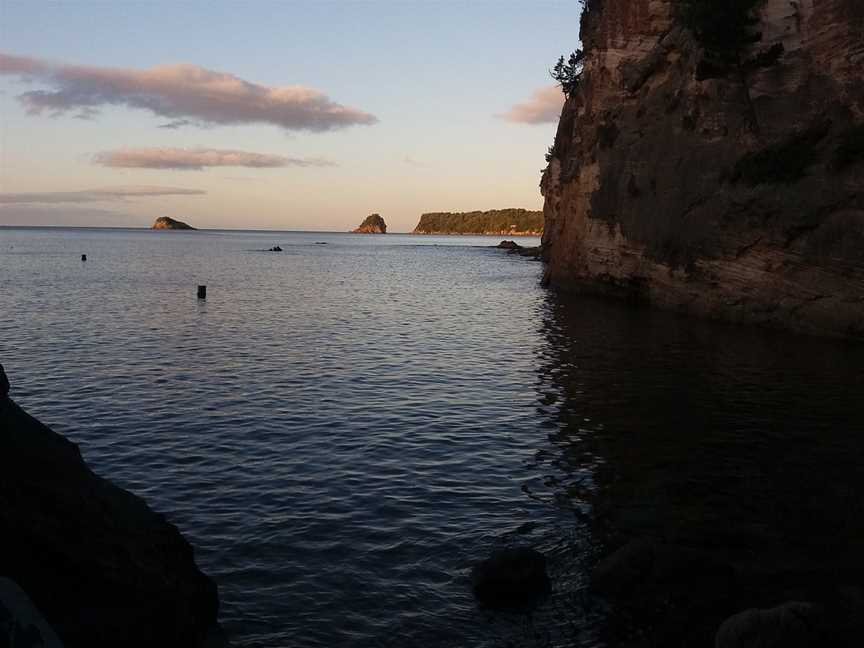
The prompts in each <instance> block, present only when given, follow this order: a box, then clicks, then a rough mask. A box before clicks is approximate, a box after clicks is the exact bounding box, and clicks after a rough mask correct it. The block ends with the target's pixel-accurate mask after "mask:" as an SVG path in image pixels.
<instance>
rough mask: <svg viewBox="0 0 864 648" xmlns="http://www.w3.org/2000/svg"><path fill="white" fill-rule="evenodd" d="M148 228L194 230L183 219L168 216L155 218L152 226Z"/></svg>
mask: <svg viewBox="0 0 864 648" xmlns="http://www.w3.org/2000/svg"><path fill="white" fill-rule="evenodd" d="M150 229H157V230H194V229H195V228H194V227H192V226H191V225H189V224H188V223H184V222H183V221H178V220H174V219H173V218H169V217H168V216H161V217H159V218H157V219H156V222H155V223H153V227H151V228H150Z"/></svg>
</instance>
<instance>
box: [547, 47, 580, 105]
mask: <svg viewBox="0 0 864 648" xmlns="http://www.w3.org/2000/svg"><path fill="white" fill-rule="evenodd" d="M584 63H585V53H584V52H583V51H582V50H581V49H577V50H576V51H575V52H573V53H572V54H571V55H570V58H568V59H567V62H566V63H565V62H564V57H563V56H561V57H559V58H558V62H557V63H556V64H555V67H554V68H552V69H551V70H550V71H549V74H551V75H552V78H553V79H555V80H556V81H557V82H558V84H559V85H560V86H561V89H562V90H563V91H564V96H565V97H569V96H570V95H572V94H573V93H574V92H575V91H576V88H577V87H578V86H579V81H580V79H581V78H582V68H583V67H584Z"/></svg>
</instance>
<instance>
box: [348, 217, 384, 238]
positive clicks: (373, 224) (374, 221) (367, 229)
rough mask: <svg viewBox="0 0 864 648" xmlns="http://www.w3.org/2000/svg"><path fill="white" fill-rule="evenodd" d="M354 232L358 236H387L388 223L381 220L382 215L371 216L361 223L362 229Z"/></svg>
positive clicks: (359, 228)
mask: <svg viewBox="0 0 864 648" xmlns="http://www.w3.org/2000/svg"><path fill="white" fill-rule="evenodd" d="M352 232H354V233H356V234H386V233H387V223H385V222H384V219H383V218H381V214H369V215H368V216H367V217H366V218H364V219H363V222H362V223H360V227H358V228H357V229H355V230H352Z"/></svg>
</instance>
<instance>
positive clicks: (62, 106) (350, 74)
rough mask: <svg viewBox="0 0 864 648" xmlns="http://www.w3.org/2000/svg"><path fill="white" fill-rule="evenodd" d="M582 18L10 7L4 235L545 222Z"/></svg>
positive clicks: (476, 10)
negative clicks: (33, 230)
mask: <svg viewBox="0 0 864 648" xmlns="http://www.w3.org/2000/svg"><path fill="white" fill-rule="evenodd" d="M578 32H579V7H578V3H577V2H576V0H568V1H566V2H551V1H537V0H532V1H530V2H529V1H527V0H525V1H520V2H508V1H501V2H491V1H490V2H474V1H471V2H469V1H467V0H465V1H462V2H456V1H447V2H443V1H442V2H433V1H428V2H397V1H395V0H381V1H378V2H323V1H321V2H312V1H310V2H299V1H298V2H288V1H285V2H264V1H260V2H128V1H124V0H121V1H116V2H83V1H76V2H68V1H67V2H54V3H46V2H34V1H33V0H28V1H26V2H17V1H14V2H13V1H10V0H0V225H27V224H32V225H93V226H118V227H130V226H148V225H150V224H151V223H152V222H153V220H154V219H155V218H156V217H157V216H172V217H174V218H178V219H180V220H186V221H189V222H190V223H192V224H194V225H196V226H199V227H217V228H218V227H224V228H237V229H304V230H346V229H349V228H350V227H353V226H356V225H357V224H358V223H359V222H360V220H362V218H363V217H364V216H365V215H367V214H369V213H371V212H379V213H381V215H382V216H384V218H385V220H386V221H387V223H388V225H389V227H390V229H391V230H393V231H408V230H410V229H412V228H413V227H414V225H415V224H416V222H417V220H418V217H419V214H420V213H421V212H425V211H468V210H474V209H495V208H504V207H526V208H530V209H539V208H540V207H541V205H542V199H541V196H540V194H539V190H538V186H537V185H538V182H539V180H540V170H541V169H542V168H543V166H544V165H545V162H544V159H543V155H544V153H545V152H546V149H547V148H548V146H549V145H550V144H551V143H552V139H553V137H554V134H555V127H556V122H557V116H558V113H559V111H560V107H561V104H562V102H563V98H562V95H561V92H560V90H558V89H555V88H553V87H552V84H553V82H552V80H551V79H550V78H549V75H548V69H549V68H550V67H551V66H552V65H553V64H554V62H555V60H556V59H557V58H558V56H559V55H561V54H564V53H568V52H570V51H572V50H573V49H574V48H576V47H577V46H578V44H579V42H578Z"/></svg>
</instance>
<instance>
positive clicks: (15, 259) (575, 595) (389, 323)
mask: <svg viewBox="0 0 864 648" xmlns="http://www.w3.org/2000/svg"><path fill="white" fill-rule="evenodd" d="M497 242H498V239H490V238H483V237H414V236H408V235H386V236H363V235H349V234H331V233H327V234H324V233H285V232H221V231H202V232H151V231H145V230H119V229H118V230H108V229H105V230H98V229H25V228H0V361H2V363H3V364H4V365H5V366H6V370H7V373H8V374H9V376H10V379H11V382H12V388H13V392H12V396H13V397H14V398H15V399H16V401H17V402H18V403H19V404H21V405H22V406H23V407H25V408H26V409H27V410H28V411H29V412H30V413H31V414H33V415H35V416H37V417H38V418H39V419H41V420H42V421H43V422H45V423H47V424H48V425H50V426H51V427H53V428H54V429H55V430H56V431H58V432H60V433H62V434H65V435H67V436H68V437H69V438H70V439H72V440H74V441H75V442H76V443H78V444H80V446H81V450H82V453H83V455H84V457H85V459H86V460H87V462H88V463H89V464H90V466H91V467H92V468H93V469H94V470H95V471H96V472H98V473H99V474H101V475H103V476H106V477H109V478H110V479H112V480H113V481H114V482H115V483H117V484H119V485H121V486H123V487H125V488H128V489H130V490H132V491H133V492H135V493H137V494H139V495H141V496H143V497H144V498H146V500H147V501H148V503H149V504H150V505H151V506H152V507H153V508H154V509H156V510H158V511H160V512H163V513H165V514H166V515H167V516H168V517H169V518H170V519H171V520H172V521H173V522H174V523H175V524H177V525H178V526H179V528H180V529H181V531H182V532H183V533H184V535H186V537H187V538H188V539H189V540H190V541H191V542H192V544H193V545H194V547H195V550H196V559H197V561H198V563H199V565H200V566H201V567H202V569H203V570H204V571H205V572H207V573H208V574H209V575H210V576H212V577H213V578H214V579H215V580H216V582H217V583H218V585H219V590H220V596H221V601H222V607H221V620H222V624H223V626H224V628H225V629H226V631H227V633H228V635H229V637H230V639H231V641H232V642H233V644H234V645H236V646H240V647H252V646H255V647H258V646H260V647H265V646H266V647H280V646H426V647H434V646H442V647H443V646H466V647H467V646H477V647H487V646H488V647H492V646H553V645H557V646H565V645H566V646H585V647H587V646H601V645H607V643H606V642H607V641H608V639H607V638H608V632H607V630H608V627H607V626H608V624H609V615H608V609H607V608H606V607H605V605H604V604H603V602H602V601H598V600H595V599H594V598H593V597H592V596H591V595H590V594H589V593H588V591H587V574H588V570H589V568H590V566H591V564H592V563H593V562H594V561H595V560H596V557H597V556H598V555H599V554H600V552H602V551H603V550H604V542H605V538H606V537H607V535H606V533H604V532H603V528H604V527H605V526H609V525H612V526H614V527H615V528H619V529H624V528H626V529H628V530H635V531H636V532H645V531H648V532H655V533H656V532H658V530H661V531H662V532H663V533H664V534H665V535H666V536H669V537H672V538H674V539H678V540H682V541H685V540H686V541H688V542H690V543H695V544H700V543H701V544H711V543H714V544H723V543H727V544H729V543H732V544H736V543H737V544H740V543H742V542H743V543H751V544H753V546H754V547H757V548H762V549H764V550H765V551H781V550H782V551H783V552H786V553H787V554H788V556H789V559H790V560H792V561H801V562H802V563H803V562H804V561H806V560H808V559H810V557H811V556H812V555H814V554H815V553H816V552H824V551H826V550H831V548H836V549H837V551H840V550H841V549H842V548H848V547H849V546H851V545H852V544H853V543H854V542H855V539H856V538H857V539H859V540H860V538H861V537H864V535H862V525H864V521H862V520H864V515H861V514H862V513H864V510H862V504H861V499H860V497H859V495H860V492H861V488H862V486H864V443H862V441H861V434H862V432H864V408H862V404H861V394H862V393H864V389H862V388H864V384H862V367H864V349H862V348H861V347H860V346H859V347H856V346H849V345H845V344H843V343H837V342H830V341H821V340H812V339H809V338H801V337H795V336H787V335H782V334H777V333H773V332H765V331H759V330H754V329H749V328H740V327H735V326H723V325H717V324H711V323H706V322H699V321H693V320H689V319H684V318H681V317H677V316H675V315H670V314H666V313H657V312H652V311H647V310H640V309H634V308H633V307H630V306H628V305H626V304H619V303H610V302H604V301H598V300H592V299H588V298H571V297H567V296H563V295H559V294H556V293H554V292H550V291H547V290H545V289H543V288H541V287H540V285H539V279H540V275H541V271H542V266H541V264H540V263H538V262H536V261H533V260H531V259H527V258H522V257H518V256H511V255H507V254H506V253H504V252H503V251H500V250H495V249H492V248H491V247H490V246H492V245H494V244H495V243H497ZM534 243H536V240H526V241H525V244H534ZM275 244H279V245H281V246H282V248H283V250H284V251H283V252H282V253H271V252H266V251H264V250H266V249H267V248H269V247H271V246H272V245H275ZM81 254H87V257H88V260H87V261H86V262H81V261H80V255H81ZM199 284H206V285H207V299H206V301H199V300H198V299H196V286H197V285H199ZM610 502H611V503H612V504H611V505H610ZM601 511H602V516H601V515H600V512H601ZM514 544H528V545H531V546H534V547H537V548H538V549H540V550H542V551H544V552H545V553H546V554H547V555H548V557H549V561H550V570H551V573H552V577H553V583H554V592H553V594H552V596H551V597H550V598H549V599H548V600H547V601H546V602H545V603H544V604H543V605H541V607H540V608H539V609H538V610H537V611H536V612H535V613H534V614H533V615H528V616H526V615H519V614H508V613H497V612H492V611H489V610H484V609H481V608H479V607H478V606H477V604H476V603H475V601H474V599H473V597H472V595H471V591H470V578H469V574H470V568H471V565H472V564H473V563H474V562H476V561H477V560H479V559H482V558H483V557H485V556H487V555H488V554H489V552H490V551H492V550H493V549H495V548H498V547H501V546H508V545H514Z"/></svg>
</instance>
